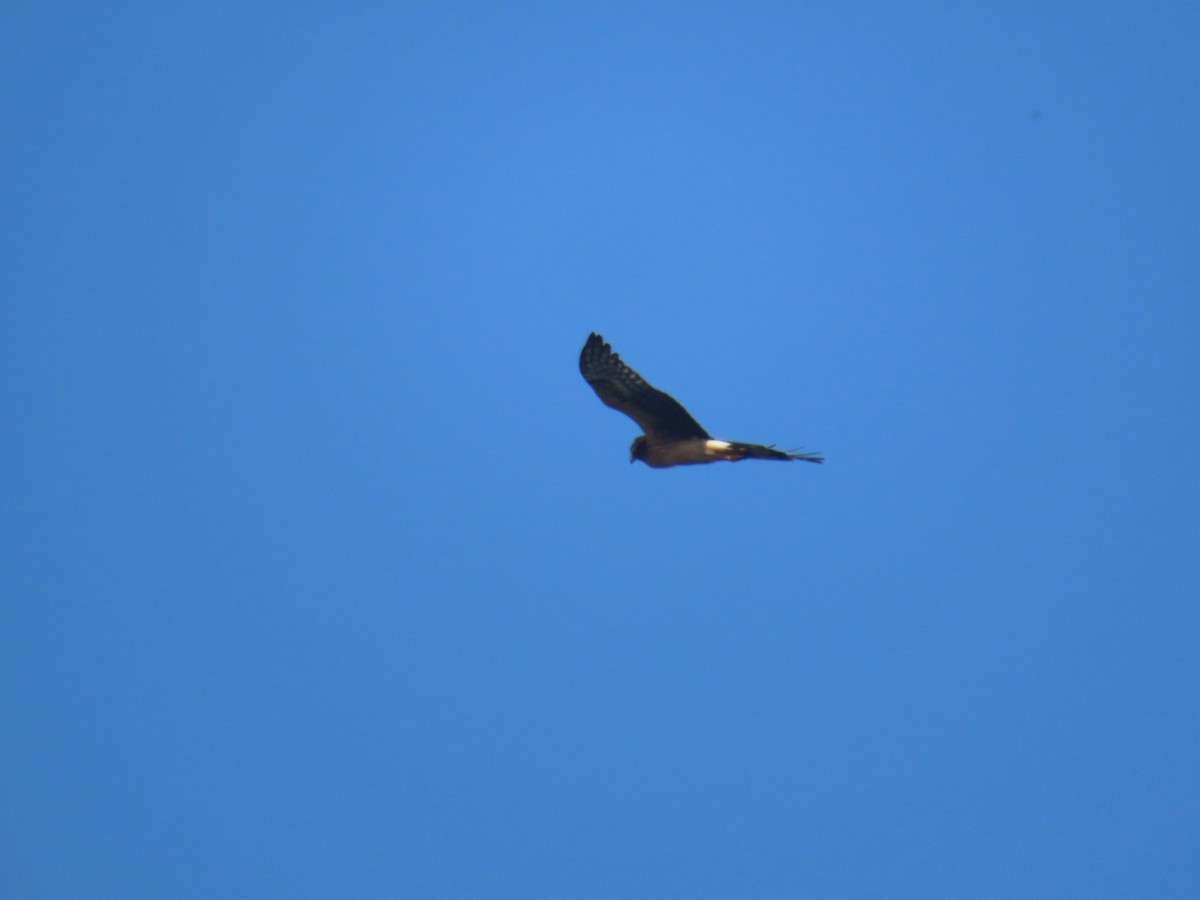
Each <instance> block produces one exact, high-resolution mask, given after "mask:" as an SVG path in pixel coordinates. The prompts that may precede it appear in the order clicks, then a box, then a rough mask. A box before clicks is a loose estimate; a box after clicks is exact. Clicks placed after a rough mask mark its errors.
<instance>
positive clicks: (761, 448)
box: [729, 441, 825, 463]
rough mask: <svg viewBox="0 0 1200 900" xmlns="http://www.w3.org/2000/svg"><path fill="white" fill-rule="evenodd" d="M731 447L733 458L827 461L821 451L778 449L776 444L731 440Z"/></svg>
mask: <svg viewBox="0 0 1200 900" xmlns="http://www.w3.org/2000/svg"><path fill="white" fill-rule="evenodd" d="M729 449H730V451H732V454H736V455H731V458H732V459H734V460H735V461H736V460H739V459H787V460H792V459H802V460H804V461H805V462H814V463H821V462H825V457H823V456H822V455H821V454H820V453H802V452H800V451H799V450H776V449H775V445H774V444H767V445H763V444H742V443H738V442H737V441H730V443H729Z"/></svg>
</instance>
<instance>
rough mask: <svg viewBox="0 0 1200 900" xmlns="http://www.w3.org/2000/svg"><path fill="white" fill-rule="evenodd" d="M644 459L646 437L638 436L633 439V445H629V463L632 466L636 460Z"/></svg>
mask: <svg viewBox="0 0 1200 900" xmlns="http://www.w3.org/2000/svg"><path fill="white" fill-rule="evenodd" d="M645 458H646V436H645V435H644V434H639V435H638V436H637V437H635V438H634V439H633V443H632V444H630V445H629V463H630V465H632V464H633V461H634V460H636V459H645Z"/></svg>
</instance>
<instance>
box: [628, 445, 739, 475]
mask: <svg viewBox="0 0 1200 900" xmlns="http://www.w3.org/2000/svg"><path fill="white" fill-rule="evenodd" d="M723 459H728V460H739V459H742V455H741V454H740V453H738V452H737V451H736V450H734V449H733V447H732V446H731V445H730V444H729V442H728V441H717V440H713V439H711V438H710V439H707V440H705V439H701V438H696V439H692V440H686V441H672V442H671V443H669V444H653V445H651V446H649V447H647V448H646V455H645V456H644V457H642V461H643V462H645V463H646V465H648V466H651V467H653V468H655V469H665V468H667V467H668V466H688V465H696V464H698V463H711V462H717V461H719V460H723Z"/></svg>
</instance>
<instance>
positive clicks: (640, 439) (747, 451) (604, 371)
mask: <svg viewBox="0 0 1200 900" xmlns="http://www.w3.org/2000/svg"><path fill="white" fill-rule="evenodd" d="M579 371H580V373H581V374H582V375H583V377H584V379H585V380H586V381H587V383H588V384H590V385H591V386H592V390H594V391H595V392H596V396H598V397H599V398H600V399H601V400H602V401H603V402H604V403H605V404H606V405H607V406H611V407H612V408H613V409H615V410H618V411H620V412H623V413H625V415H627V416H629V417H630V418H631V419H633V420H634V421H635V422H637V423H638V425H640V426H641V427H642V430H643V431H644V432H645V433H644V434H640V435H638V436H637V437H636V438H634V440H633V445H632V446H631V447H630V448H629V460H630V462H633V461H634V460H636V459H640V460H641V461H642V462H644V463H645V464H646V465H648V466H651V467H653V468H655V469H665V468H667V467H669V466H686V465H695V464H698V463H710V462H718V461H719V460H729V461H731V462H737V461H738V460H742V459H778V460H793V459H802V460H804V461H805V462H815V463H819V462H824V457H822V456H821V455H820V454H817V453H796V452H787V451H784V450H776V449H775V448H774V447H772V446H765V445H763V444H743V443H740V442H738V441H720V440H717V439H715V438H714V437H713V436H712V435H711V434H709V433H708V432H707V431H705V430H704V428H703V427H702V426H701V425H700V423H699V422H697V421H696V420H695V419H693V418H692V417H691V415H690V414H689V413H688V411H687V410H686V409H684V408H683V406H682V405H680V403H679V401H677V400H676V399H675V398H674V397H672V396H671V395H670V394H666V393H664V392H663V391H660V390H658V389H657V388H655V387H652V386H651V385H650V384H649V383H647V381H646V380H645V379H644V378H642V376H641V375H639V374H638V373H637V372H635V371H633V369H631V368H629V366H627V365H626V364H625V363H624V362H622V361H621V358H620V357H619V356H618V355H617V354H615V353H613V352H612V348H611V347H610V346H609V345H608V344H606V343H604V339H603V338H602V337H600V335H598V334H596V333H595V332H593V333H592V334H591V335H589V337H588V339H587V343H585V344H584V345H583V350H582V352H581V353H580V354H579Z"/></svg>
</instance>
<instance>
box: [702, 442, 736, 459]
mask: <svg viewBox="0 0 1200 900" xmlns="http://www.w3.org/2000/svg"><path fill="white" fill-rule="evenodd" d="M732 446H733V445H732V444H730V443H729V441H714V440H708V441H705V442H704V449H705V450H706V451H707V452H708V454H709V456H716V455H717V453H718V452H719V451H721V450H728V449H729V448H730V447H732Z"/></svg>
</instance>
